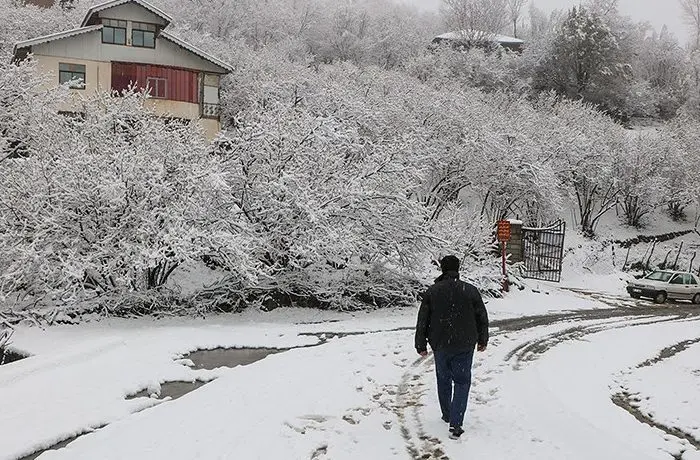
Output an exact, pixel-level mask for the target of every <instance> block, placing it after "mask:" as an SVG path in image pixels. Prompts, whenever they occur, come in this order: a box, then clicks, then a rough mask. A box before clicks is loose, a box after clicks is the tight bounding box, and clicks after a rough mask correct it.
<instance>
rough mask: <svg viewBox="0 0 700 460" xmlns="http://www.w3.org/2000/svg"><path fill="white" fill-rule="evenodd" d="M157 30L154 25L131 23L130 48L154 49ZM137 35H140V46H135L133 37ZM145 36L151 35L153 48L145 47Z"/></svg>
mask: <svg viewBox="0 0 700 460" xmlns="http://www.w3.org/2000/svg"><path fill="white" fill-rule="evenodd" d="M157 32H158V28H157V27H156V25H155V24H149V23H147V22H132V23H131V46H133V47H135V48H150V49H155V47H156V34H157ZM137 33H140V34H141V44H140V45H137V44H136V40H135V39H134V37H135V36H136V34H137ZM146 34H151V35H152V36H153V38H152V40H153V42H152V43H153V46H149V45H146V40H145V39H146Z"/></svg>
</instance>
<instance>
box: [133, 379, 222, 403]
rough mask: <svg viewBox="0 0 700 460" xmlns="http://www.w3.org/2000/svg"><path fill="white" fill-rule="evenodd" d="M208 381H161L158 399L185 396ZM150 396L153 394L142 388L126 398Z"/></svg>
mask: <svg viewBox="0 0 700 460" xmlns="http://www.w3.org/2000/svg"><path fill="white" fill-rule="evenodd" d="M210 381H211V380H210ZM207 383H209V382H205V381H203V380H195V381H193V382H184V381H179V380H177V381H174V382H165V383H161V385H160V395H158V399H165V398H171V399H178V398H181V397H183V396H185V395H186V394H187V393H190V392H192V391H194V390H196V389H198V388H201V387H202V386H204V385H206V384H207ZM149 396H151V394H150V392H149V391H148V390H147V389H146V390H141V391H139V392H138V393H134V394H130V395H128V396H127V397H126V399H136V398H148V397H149Z"/></svg>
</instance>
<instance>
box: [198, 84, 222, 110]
mask: <svg viewBox="0 0 700 460" xmlns="http://www.w3.org/2000/svg"><path fill="white" fill-rule="evenodd" d="M202 83H203V85H202V106H201V112H202V113H201V115H202V117H204V118H219V111H220V107H219V76H218V75H213V74H205V75H204V78H203V81H202Z"/></svg>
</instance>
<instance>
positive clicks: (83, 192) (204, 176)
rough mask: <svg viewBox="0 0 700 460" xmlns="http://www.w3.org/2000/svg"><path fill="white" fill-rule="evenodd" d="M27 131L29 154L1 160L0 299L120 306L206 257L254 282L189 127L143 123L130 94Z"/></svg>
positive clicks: (140, 99)
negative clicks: (111, 300)
mask: <svg viewBox="0 0 700 460" xmlns="http://www.w3.org/2000/svg"><path fill="white" fill-rule="evenodd" d="M36 122H37V125H38V126H39V127H40V129H37V130H35V131H34V132H32V133H31V137H30V138H29V139H27V141H26V142H27V146H28V154H27V155H26V156H25V157H24V158H20V159H13V160H6V161H4V162H2V163H0V175H2V177H3V181H1V182H0V196H1V197H2V207H1V208H0V246H1V247H3V248H4V250H3V253H4V257H3V262H2V263H3V267H2V268H3V270H2V271H1V272H0V294H1V295H3V296H8V295H10V294H12V293H16V292H18V291H22V292H24V293H27V294H31V295H33V296H35V297H36V298H39V299H43V300H44V301H46V302H51V301H60V302H62V303H66V302H73V301H79V300H83V299H84V298H85V293H86V292H88V293H93V294H98V295H103V294H110V295H114V296H122V297H124V296H128V294H129V293H132V292H139V291H147V290H150V289H153V288H157V287H159V286H161V285H162V284H163V283H165V281H166V280H167V278H168V276H169V275H170V274H171V273H172V271H173V270H174V269H175V267H177V266H178V265H179V264H181V263H182V262H183V261H186V260H192V259H196V258H199V257H201V256H203V255H207V254H211V253H212V252H217V253H222V254H223V255H224V256H225V257H226V258H227V259H228V260H230V261H231V263H230V264H229V268H230V269H233V268H232V267H235V268H236V269H237V272H236V273H237V274H238V275H239V276H240V277H242V278H246V277H249V276H250V275H251V274H252V273H254V268H253V266H252V265H251V264H250V262H249V259H248V248H247V245H248V243H247V238H246V236H245V228H244V227H241V226H233V225H232V223H231V222H230V221H229V220H223V219H222V217H223V216H227V215H228V214H229V213H235V212H236V210H235V209H229V208H226V207H223V206H222V205H221V203H222V201H221V197H222V196H225V195H227V194H228V193H230V191H229V185H228V183H227V181H226V177H225V173H224V172H223V170H222V168H221V167H220V165H219V160H218V158H216V157H214V156H212V155H208V153H207V143H206V142H205V141H204V139H203V137H202V135H201V134H200V133H199V131H198V128H197V127H196V125H194V124H192V123H189V122H184V121H180V120H169V119H164V118H158V117H155V116H153V115H151V114H150V113H149V111H148V110H146V109H144V96H143V95H140V94H126V95H124V97H110V96H109V95H104V94H100V95H97V96H96V97H95V98H93V99H88V100H84V101H83V104H82V106H81V107H80V108H79V109H78V111H77V112H75V113H74V114H72V115H71V116H62V115H58V114H57V113H56V112H51V111H47V112H45V113H44V116H43V118H41V119H37V120H36ZM224 203H225V202H224Z"/></svg>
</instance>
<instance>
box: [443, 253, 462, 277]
mask: <svg viewBox="0 0 700 460" xmlns="http://www.w3.org/2000/svg"><path fill="white" fill-rule="evenodd" d="M440 269H441V270H442V272H443V273H447V272H459V259H458V258H457V257H456V256H453V255H449V256H445V257H443V258H442V260H441V261H440Z"/></svg>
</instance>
